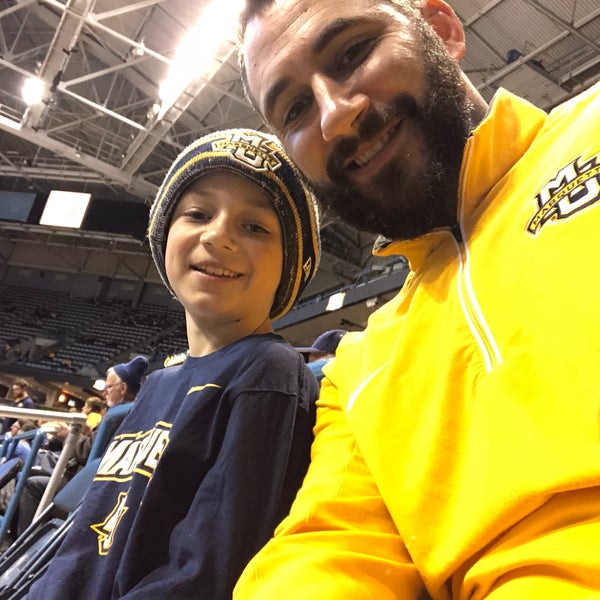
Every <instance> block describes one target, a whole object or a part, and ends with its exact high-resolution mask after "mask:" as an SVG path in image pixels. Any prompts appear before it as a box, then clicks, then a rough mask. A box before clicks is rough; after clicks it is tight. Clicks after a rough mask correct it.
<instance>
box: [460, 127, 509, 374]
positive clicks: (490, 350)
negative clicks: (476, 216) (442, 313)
mask: <svg viewBox="0 0 600 600" xmlns="http://www.w3.org/2000/svg"><path fill="white" fill-rule="evenodd" d="M473 144H474V140H473V137H470V138H469V139H468V140H467V144H466V148H465V153H464V156H463V171H462V172H461V176H460V185H459V191H460V193H459V203H460V209H459V214H458V226H459V228H460V238H461V239H460V240H459V239H458V236H457V233H458V232H454V233H452V240H453V242H454V245H455V247H456V254H457V257H458V297H459V300H460V304H461V307H462V310H463V314H464V316H465V320H466V321H467V324H468V326H469V329H470V330H471V333H472V334H473V337H474V338H475V341H476V342H477V345H478V346H479V349H480V351H481V354H482V357H483V361H484V363H485V368H486V371H487V372H488V373H490V372H491V371H492V370H493V369H494V367H497V366H498V365H500V364H502V355H501V354H500V350H499V348H498V344H497V343H496V340H495V338H494V336H493V334H492V331H491V329H490V327H489V325H488V323H487V321H486V319H485V316H484V314H483V311H482V310H481V306H480V305H479V301H478V300H477V296H476V294H475V289H474V288H473V282H472V280H471V268H470V266H471V259H470V253H469V244H468V241H467V236H466V235H465V230H464V199H465V198H466V176H465V171H466V167H465V166H466V165H467V164H468V163H469V160H470V158H471V154H472V150H473Z"/></svg>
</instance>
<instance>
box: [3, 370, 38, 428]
mask: <svg viewBox="0 0 600 600" xmlns="http://www.w3.org/2000/svg"><path fill="white" fill-rule="evenodd" d="M11 395H12V397H13V402H12V404H10V406H13V407H15V408H33V407H34V404H33V400H32V399H31V398H30V397H29V394H28V393H27V382H26V381H25V380H24V379H17V380H15V381H14V382H13V384H12V385H11ZM15 421H16V419H13V418H9V417H5V418H4V419H2V433H6V432H7V431H8V430H9V429H10V426H11V425H12V424H13V423H14V422H15Z"/></svg>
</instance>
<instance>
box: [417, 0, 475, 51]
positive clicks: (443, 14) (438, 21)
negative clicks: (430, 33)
mask: <svg viewBox="0 0 600 600" xmlns="http://www.w3.org/2000/svg"><path fill="white" fill-rule="evenodd" d="M421 10H422V13H423V17H424V18H425V20H426V21H427V22H428V23H429V24H430V25H431V26H432V27H433V29H434V31H435V32H436V33H437V34H438V35H439V36H440V38H441V40H442V42H444V45H445V46H446V48H447V49H448V52H449V54H450V56H452V57H453V58H454V59H455V60H457V61H459V60H460V59H461V58H462V57H463V56H464V55H465V32H464V31H463V28H462V25H461V22H460V21H459V19H458V17H457V16H456V13H455V12H454V11H453V10H452V8H450V6H448V5H447V4H446V3H445V2H444V0H422V4H421Z"/></svg>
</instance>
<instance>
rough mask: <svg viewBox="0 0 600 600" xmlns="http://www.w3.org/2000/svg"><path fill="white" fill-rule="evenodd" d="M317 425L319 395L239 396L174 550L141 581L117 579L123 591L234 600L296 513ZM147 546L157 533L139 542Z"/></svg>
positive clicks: (136, 595)
mask: <svg viewBox="0 0 600 600" xmlns="http://www.w3.org/2000/svg"><path fill="white" fill-rule="evenodd" d="M312 389H314V388H312ZM313 425H314V398H311V399H310V402H308V399H305V401H303V402H300V401H299V399H298V398H297V397H295V396H286V395H283V394H273V393H271V394H266V393H265V392H253V393H246V394H243V395H242V396H241V397H238V398H236V400H235V402H234V405H233V407H232V412H231V415H230V418H229V421H228V424H227V429H226V431H225V437H224V440H223V443H222V446H221V448H220V450H219V454H218V456H217V459H216V461H215V463H214V465H213V466H212V467H211V468H210V470H209V471H208V472H207V474H206V476H205V477H204V479H203V480H202V483H201V484H200V486H199V488H198V490H197V492H196V494H195V497H194V500H193V502H192V505H191V507H190V510H189V512H188V514H187V515H186V516H185V518H184V519H183V520H182V521H180V522H179V523H178V524H177V525H176V527H175V528H174V529H173V531H172V533H171V535H170V539H169V544H168V547H169V548H168V555H167V556H166V557H165V560H164V561H163V562H162V564H159V565H157V566H156V567H155V568H153V569H152V570H151V571H149V572H148V573H147V574H146V576H145V577H143V578H142V579H141V580H140V581H139V582H138V583H137V584H136V585H135V587H133V588H131V589H120V590H119V589H118V587H119V586H118V584H117V589H115V592H116V593H117V595H118V597H119V598H127V599H128V600H132V599H144V600H146V599H147V598H153V597H154V598H159V597H161V598H162V597H167V596H166V595H165V594H167V593H168V597H173V598H194V599H198V600H202V599H205V600H220V599H223V600H225V599H230V598H231V595H232V590H233V586H234V585H235V582H236V580H237V579H238V577H239V575H240V574H241V572H242V570H243V568H244V566H245V565H246V564H247V563H248V561H249V560H250V559H251V558H252V556H253V555H254V554H255V553H256V552H257V551H258V550H259V549H260V548H261V546H262V545H263V544H265V543H266V542H267V540H268V539H269V538H270V537H271V536H272V535H273V531H274V529H275V527H276V525H277V524H278V523H279V521H281V519H282V518H283V517H284V516H285V515H286V514H287V513H288V511H289V508H290V506H291V503H292V501H293V499H294V497H295V495H296V492H297V490H298V488H299V487H300V485H301V483H302V479H303V477H304V475H305V473H306V469H307V467H308V462H309V459H310V445H311V442H312V427H313ZM147 544H152V533H151V532H148V539H147V540H146V544H140V543H139V540H138V542H137V543H136V547H142V548H144V547H146V548H148V545H147ZM138 560H139V561H140V562H141V563H142V564H143V563H144V561H145V557H144V556H139V557H138Z"/></svg>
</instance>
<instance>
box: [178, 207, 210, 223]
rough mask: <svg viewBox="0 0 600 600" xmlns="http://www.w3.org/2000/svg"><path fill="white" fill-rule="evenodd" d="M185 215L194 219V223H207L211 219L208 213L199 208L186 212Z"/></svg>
mask: <svg viewBox="0 0 600 600" xmlns="http://www.w3.org/2000/svg"><path fill="white" fill-rule="evenodd" d="M184 215H185V216H186V217H188V218H190V219H193V220H194V221H206V220H208V219H210V215H209V214H208V213H207V212H206V211H204V210H200V209H198V208H193V209H190V210H186V211H185V213H184Z"/></svg>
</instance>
